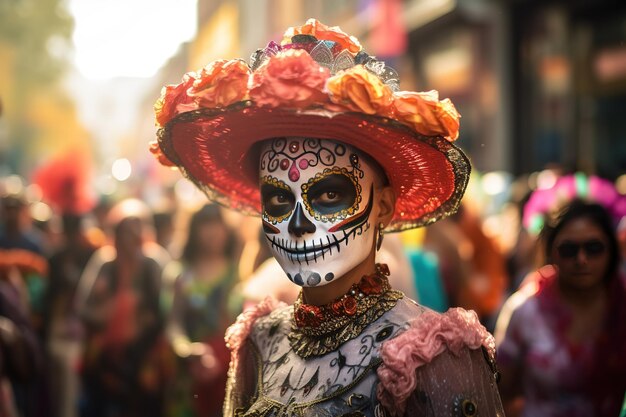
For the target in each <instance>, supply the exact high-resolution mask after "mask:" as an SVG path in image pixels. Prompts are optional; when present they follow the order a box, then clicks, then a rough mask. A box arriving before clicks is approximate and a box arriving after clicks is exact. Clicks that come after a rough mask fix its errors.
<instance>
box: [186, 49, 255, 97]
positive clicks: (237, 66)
mask: <svg viewBox="0 0 626 417" xmlns="http://www.w3.org/2000/svg"><path fill="white" fill-rule="evenodd" d="M249 76H250V68H248V65H247V64H246V63H245V62H244V61H242V60H240V59H232V60H225V59H222V60H218V61H214V62H212V63H210V64H209V65H207V66H206V67H204V68H202V70H201V71H200V74H199V75H198V78H197V79H196V80H195V81H194V82H193V85H192V86H191V88H189V90H188V94H189V96H191V97H194V98H195V100H196V103H198V106H199V107H209V108H216V107H226V106H228V105H229V104H233V103H235V102H237V101H241V100H244V99H245V98H246V93H247V91H248V90H247V85H248V78H249Z"/></svg>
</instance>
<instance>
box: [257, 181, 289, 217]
mask: <svg viewBox="0 0 626 417" xmlns="http://www.w3.org/2000/svg"><path fill="white" fill-rule="evenodd" d="M295 203H296V199H295V196H294V195H293V193H292V192H291V189H290V188H289V186H288V185H287V184H285V183H284V182H282V181H280V180H278V179H276V178H274V177H264V178H262V179H261V204H262V205H263V214H264V216H265V217H267V220H268V221H270V222H271V223H273V224H276V223H280V222H282V221H283V220H285V219H286V218H287V217H289V215H290V214H291V212H292V211H293V208H294V206H295Z"/></svg>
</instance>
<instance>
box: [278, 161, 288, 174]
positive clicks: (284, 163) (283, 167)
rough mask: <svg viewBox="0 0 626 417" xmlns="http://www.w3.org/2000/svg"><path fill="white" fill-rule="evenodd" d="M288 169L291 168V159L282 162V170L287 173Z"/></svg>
mask: <svg viewBox="0 0 626 417" xmlns="http://www.w3.org/2000/svg"><path fill="white" fill-rule="evenodd" d="M287 168H289V159H283V160H282V161H280V169H282V170H283V171H286V170H287Z"/></svg>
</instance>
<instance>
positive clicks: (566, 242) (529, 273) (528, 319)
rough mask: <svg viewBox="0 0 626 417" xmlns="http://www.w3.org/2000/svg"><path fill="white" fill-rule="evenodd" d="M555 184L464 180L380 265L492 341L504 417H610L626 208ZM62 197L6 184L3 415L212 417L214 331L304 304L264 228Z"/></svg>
mask: <svg viewBox="0 0 626 417" xmlns="http://www.w3.org/2000/svg"><path fill="white" fill-rule="evenodd" d="M476 177H478V178H480V175H477V176H476ZM486 177H487V176H483V177H482V178H483V179H484V180H487V178H486ZM551 178H552V181H551V182H550V183H549V184H547V185H546V184H545V183H544V184H541V183H537V181H536V177H535V178H534V180H533V178H528V177H525V178H519V179H515V180H513V181H511V183H510V184H507V186H506V187H504V188H503V190H506V191H507V193H506V196H505V197H502V198H498V197H497V196H496V193H490V194H489V196H486V195H484V193H483V194H481V193H479V192H477V191H476V190H477V189H478V188H479V187H478V186H475V187H474V191H472V186H470V191H469V192H468V195H467V197H466V198H465V200H464V204H463V206H462V207H461V209H460V210H459V212H458V213H457V214H455V215H453V216H451V217H450V218H448V219H446V220H443V221H440V222H438V223H435V224H433V225H431V226H429V227H427V228H425V229H421V230H417V231H410V232H403V233H401V234H393V235H388V236H387V237H386V238H385V240H384V245H383V250H382V251H381V255H380V257H381V259H380V261H382V262H385V263H387V264H388V265H389V267H390V270H391V272H392V273H391V278H390V279H391V281H392V285H393V286H394V287H396V288H398V289H400V290H402V291H403V292H405V294H407V295H408V296H409V297H411V298H414V299H416V300H418V301H419V302H420V303H421V304H423V305H425V306H427V307H430V308H432V309H434V310H437V311H445V310H446V309H448V308H450V307H456V306H460V307H464V308H467V309H473V310H475V311H476V312H477V314H478V315H479V317H480V319H481V322H482V323H483V324H484V325H485V326H486V327H487V329H488V330H490V331H492V332H494V333H495V336H496V343H497V347H498V361H499V366H500V371H501V375H502V379H501V382H500V389H501V395H502V398H503V402H504V403H505V406H506V408H507V415H512V416H516V415H525V416H531V415H532V416H534V415H537V416H541V415H568V416H579V415H580V416H591V415H610V414H603V412H604V411H606V412H607V413H608V412H611V411H612V410H617V409H619V407H620V406H621V404H622V400H623V398H624V390H625V389H626V385H625V383H624V379H625V378H624V375H626V360H625V359H624V355H623V352H626V325H625V324H624V323H626V303H624V301H625V300H624V298H625V297H626V295H625V294H626V293H625V290H624V288H625V287H626V285H625V279H624V277H625V276H626V274H625V272H626V263H625V262H624V259H625V257H624V255H625V253H626V224H625V223H626V220H624V215H625V214H626V197H625V196H624V195H622V194H620V193H619V192H618V191H616V188H615V186H614V185H613V184H612V183H610V182H608V181H604V180H600V179H598V178H596V177H587V176H585V175H582V174H576V175H560V174H558V173H555V172H552V177H551ZM533 181H534V183H533ZM602 187H604V188H602ZM61 188H62V190H61V192H60V195H64V192H63V190H65V194H67V193H69V195H73V196H74V197H72V198H70V199H69V201H70V203H69V204H64V203H63V199H62V198H57V197H51V198H49V199H48V200H47V199H46V192H45V190H41V189H39V190H37V187H36V184H27V183H26V182H25V180H23V179H18V178H16V177H11V178H2V179H0V195H1V206H0V417H15V416H21V417H39V416H51V417H74V416H81V417H132V416H152V417H158V416H203V417H211V416H220V415H221V407H222V400H223V397H224V390H225V385H226V377H227V370H228V362H229V351H228V349H227V346H226V345H225V342H224V339H223V335H224V332H225V330H226V328H227V327H228V326H229V325H230V324H232V323H233V321H234V320H235V318H236V317H237V315H238V314H239V313H241V312H242V311H243V310H244V309H245V308H246V307H247V306H249V305H251V304H254V303H256V302H258V301H261V300H263V299H264V298H265V297H266V296H268V295H272V296H274V297H276V298H278V299H280V300H283V301H285V302H293V301H294V300H295V298H296V297H297V294H298V287H296V286H294V285H293V284H292V283H291V282H290V281H289V280H288V279H287V278H286V276H285V275H284V273H283V272H282V270H281V269H280V267H279V266H278V264H277V263H276V262H275V261H274V260H273V259H272V258H271V256H270V254H269V251H268V248H267V247H266V245H265V243H264V237H263V236H264V235H263V234H262V231H261V228H260V224H259V222H258V219H254V218H245V217H241V216H240V215H238V214H236V213H233V212H230V211H227V210H225V209H222V208H221V207H219V206H216V205H208V204H207V205H204V204H195V205H193V204H188V202H185V201H180V200H178V199H177V198H175V196H173V197H172V198H171V199H170V201H168V204H165V205H161V207H160V208H159V209H154V208H151V207H150V206H148V205H147V204H146V203H145V202H143V201H142V200H140V199H134V198H126V199H122V200H119V201H112V200H110V199H106V198H101V199H100V200H99V201H94V202H93V203H92V204H87V205H81V206H80V207H78V206H76V204H75V203H76V202H77V201H79V200H80V199H79V198H76V196H75V195H74V194H72V193H71V191H72V183H71V182H69V183H67V184H65V185H64V186H63V187H61ZM533 189H534V191H533ZM33 190H36V192H34V191H33ZM564 190H568V191H567V192H565V191H564ZM542 193H543V194H542ZM33 196H34V197H33ZM55 200H56V201H55ZM66 200H67V199H66ZM44 209H45V210H48V212H47V214H46V215H45V216H42V214H41V211H42V210H44ZM563 210H565V211H563ZM620 381H621V382H620ZM554 410H559V412H561V414H557V413H554V414H551V413H552V411H554ZM564 410H565V411H566V412H565V413H564V414H563V411H564ZM602 410H604V411H602ZM607 410H608V411H607Z"/></svg>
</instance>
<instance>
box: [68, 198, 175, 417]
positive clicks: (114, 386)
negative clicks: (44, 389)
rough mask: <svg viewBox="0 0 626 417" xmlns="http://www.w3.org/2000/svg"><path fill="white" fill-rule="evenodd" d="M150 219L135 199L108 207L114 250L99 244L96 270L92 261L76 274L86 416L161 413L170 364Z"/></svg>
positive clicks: (138, 415) (129, 416) (82, 401)
mask: <svg viewBox="0 0 626 417" xmlns="http://www.w3.org/2000/svg"><path fill="white" fill-rule="evenodd" d="M150 219H151V213H150V211H149V209H148V208H147V207H146V206H145V205H144V204H143V203H142V202H140V201H138V200H125V201H122V202H121V203H118V204H117V205H116V206H115V207H113V208H112V210H111V212H110V213H109V224H110V225H111V228H112V230H113V236H114V248H112V249H111V248H109V249H108V250H107V251H108V252H110V251H111V250H113V254H112V258H111V259H110V260H107V259H106V257H105V256H104V255H103V254H104V252H102V249H101V250H100V254H98V252H96V254H95V255H94V256H96V255H98V256H99V257H100V259H99V260H98V262H100V261H101V260H103V259H104V262H103V263H102V262H101V263H100V264H99V265H100V266H99V268H98V269H97V272H96V273H95V275H94V276H93V277H92V276H90V275H89V273H88V270H89V267H88V268H87V269H86V271H85V273H84V274H83V276H82V277H81V283H80V285H81V287H82V288H81V289H80V290H81V291H82V297H81V298H82V300H81V302H80V303H79V307H80V314H81V317H82V320H83V325H84V327H85V347H84V354H83V359H82V388H83V392H82V398H81V413H80V414H81V416H83V417H135V416H137V417H140V416H160V415H163V406H164V390H165V384H166V383H167V374H168V372H169V371H168V364H167V355H166V352H165V347H166V345H165V343H164V339H163V337H162V336H163V335H162V331H163V319H162V315H161V310H160V304H159V297H160V287H161V277H160V275H161V267H160V265H159V263H158V262H157V261H156V260H155V259H153V258H151V257H149V256H148V255H147V254H146V250H145V247H146V246H145V245H144V243H145V240H146V229H147V228H148V227H149V222H150ZM108 252H107V253H108ZM90 262H91V261H90ZM83 280H84V281H83ZM79 295H80V294H79Z"/></svg>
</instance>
